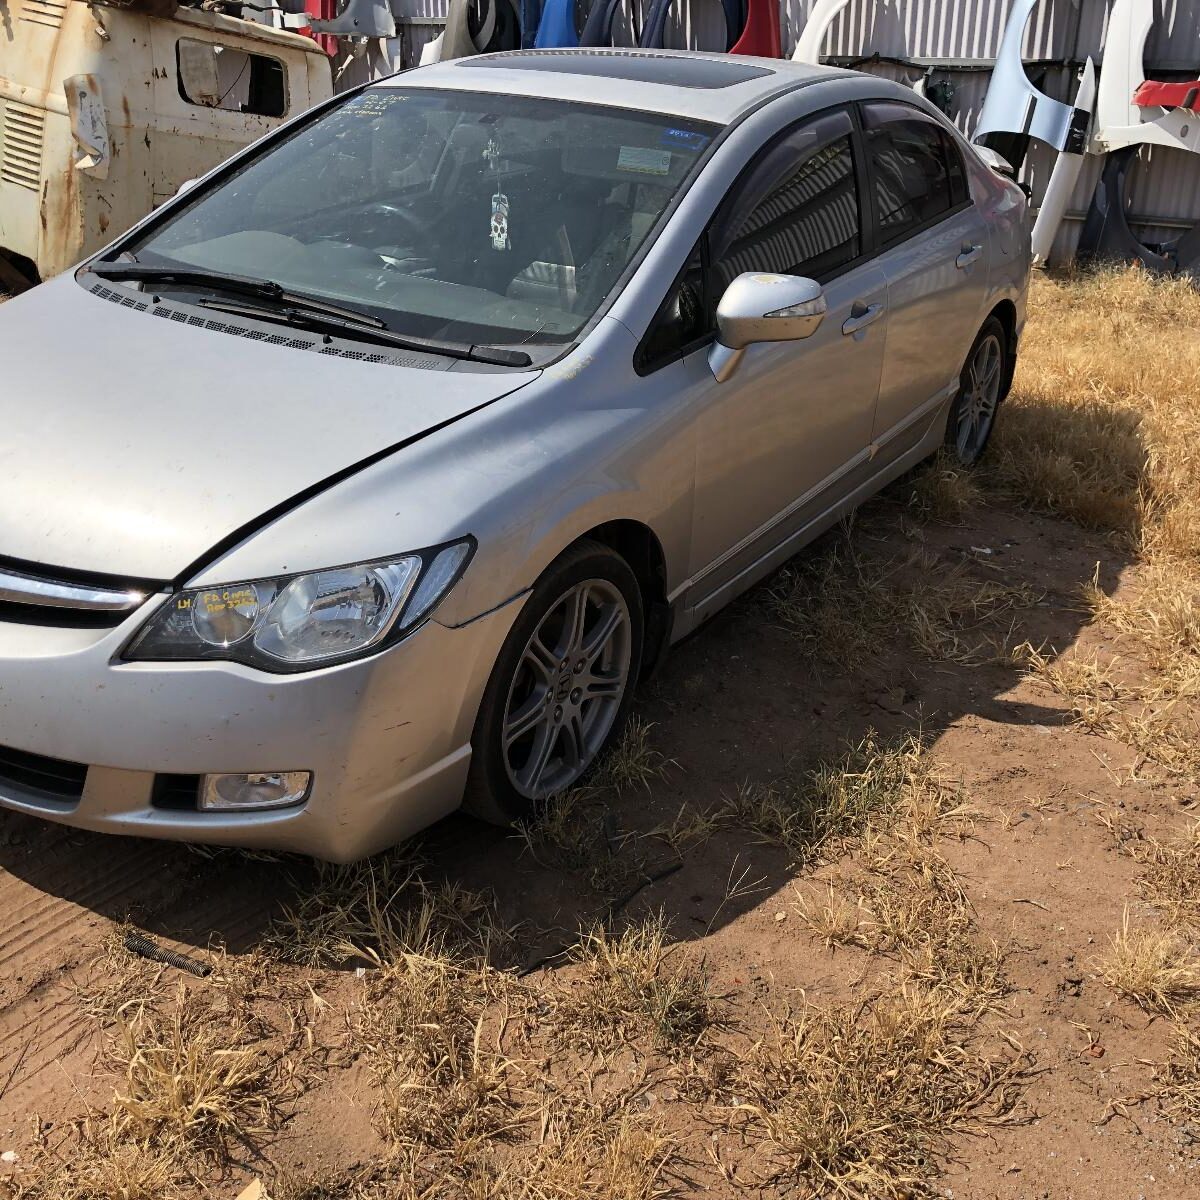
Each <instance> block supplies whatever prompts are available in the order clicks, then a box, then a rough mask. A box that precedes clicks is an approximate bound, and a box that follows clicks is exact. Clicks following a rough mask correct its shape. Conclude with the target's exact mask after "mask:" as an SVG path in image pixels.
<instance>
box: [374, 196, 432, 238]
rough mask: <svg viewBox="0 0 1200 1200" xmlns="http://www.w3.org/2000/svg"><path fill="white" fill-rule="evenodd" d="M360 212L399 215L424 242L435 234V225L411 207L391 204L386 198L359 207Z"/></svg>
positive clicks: (388, 215)
mask: <svg viewBox="0 0 1200 1200" xmlns="http://www.w3.org/2000/svg"><path fill="white" fill-rule="evenodd" d="M359 212H360V213H361V214H362V215H363V216H368V215H371V214H378V215H379V216H382V217H399V218H400V220H401V221H403V222H404V223H405V224H406V225H407V226H408V228H409V230H410V231H411V232H412V233H413V234H415V235H416V237H417V239H418V242H424V241H426V240H427V239H429V238H431V237H432V236H433V227H432V226H431V225H430V224H429V222H428V221H426V220H424V219H423V218H421V217H418V216H417V215H416V213H414V212H412V211H411V210H410V209H407V208H401V207H400V206H399V205H398V204H389V203H388V202H387V201H386V200H377V201H376V202H375V203H374V204H368V205H367V206H366V207H365V208H361V209H359Z"/></svg>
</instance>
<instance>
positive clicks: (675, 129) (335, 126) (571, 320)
mask: <svg viewBox="0 0 1200 1200" xmlns="http://www.w3.org/2000/svg"><path fill="white" fill-rule="evenodd" d="M715 133H716V127H714V126H711V125H706V124H701V123H698V122H695V121H687V120H682V119H679V118H676V117H667V116H663V115H652V114H644V113H634V112H626V111H623V110H620V109H613V108H604V107H599V106H590V105H581V104H574V103H567V102H564V101H560V100H543V99H529V98H527V97H520V96H500V95H490V94H489V95H482V94H477V93H469V92H454V91H434V90H421V89H414V88H398V87H377V88H371V89H368V90H367V91H364V92H361V93H359V94H357V95H355V96H354V97H352V98H350V99H348V100H347V101H346V102H345V103H343V104H341V105H339V106H338V107H337V108H336V109H334V110H333V111H331V112H330V113H328V114H327V115H325V116H323V117H321V118H320V119H318V120H316V121H314V122H313V123H311V124H310V125H307V126H306V127H304V128H302V129H300V130H299V131H298V132H296V133H294V134H293V135H292V136H291V137H289V138H287V139H286V140H285V141H283V142H282V143H281V144H280V145H278V146H276V147H274V148H273V149H271V150H270V151H268V152H267V153H265V154H263V155H261V156H259V157H257V158H255V159H253V160H252V161H251V162H249V163H248V164H247V165H246V166H244V167H242V168H241V169H240V170H239V171H237V172H236V173H235V174H233V175H232V177H230V178H228V179H227V180H225V181H223V182H222V183H221V184H219V185H218V186H216V187H213V188H211V189H208V190H206V191H205V192H204V193H203V194H201V195H199V196H197V198H196V199H195V200H194V201H193V202H192V203H191V204H190V205H187V206H186V207H185V208H184V209H183V210H182V211H181V212H180V213H179V214H178V215H177V216H175V217H173V218H171V219H170V220H168V221H167V222H166V223H165V224H163V225H162V226H160V227H159V228H158V229H156V230H155V231H154V232H153V233H152V234H149V235H147V236H145V237H143V238H141V239H138V240H135V241H134V242H132V243H130V244H128V245H127V246H125V247H124V248H123V249H125V250H128V251H131V252H132V253H133V254H135V255H136V257H137V260H138V262H140V263H144V264H147V265H149V266H163V267H179V266H181V265H183V266H187V267H193V268H196V267H198V268H203V269H205V270H209V271H219V272H224V273H233V274H237V275H240V276H253V277H255V278H260V279H269V280H272V281H274V282H276V283H278V284H281V285H282V286H283V287H284V288H287V289H290V290H292V291H295V292H302V293H304V294H305V295H308V296H315V297H319V298H321V299H329V300H332V301H341V302H343V303H346V304H349V305H352V306H353V307H355V308H356V309H359V310H363V311H367V312H370V313H371V314H372V315H373V316H376V317H378V318H380V319H381V320H383V321H384V322H386V324H387V326H388V328H389V329H391V330H393V331H395V332H398V333H402V334H410V335H414V336H420V337H429V338H441V339H447V340H450V339H454V340H457V341H461V342H472V343H487V344H494V345H505V344H508V345H512V344H519V343H535V342H550V343H562V342H568V341H570V340H571V339H572V338H573V337H574V336H575V335H576V334H577V333H578V331H579V330H580V329H581V328H582V327H583V326H584V325H585V324H586V323H587V321H588V320H589V319H590V318H591V316H592V315H593V314H594V313H595V312H596V311H597V309H599V307H600V305H601V304H602V303H603V302H604V300H605V298H606V297H607V296H608V295H609V293H610V292H611V291H612V290H613V288H614V287H615V286H616V284H617V281H618V280H619V279H620V277H621V274H622V272H623V271H624V270H625V268H626V266H627V265H628V264H629V262H630V261H631V259H632V258H633V256H634V255H635V254H636V253H637V250H638V247H639V246H640V245H641V244H642V242H643V241H644V240H645V238H646V236H647V235H648V234H649V232H650V231H651V229H653V228H654V226H655V224H656V222H657V221H658V220H659V219H660V218H661V217H662V215H663V213H664V211H665V210H666V208H667V206H668V204H669V203H670V201H671V198H672V197H673V196H674V195H675V194H676V193H677V192H678V191H679V190H680V188H681V186H682V185H683V183H684V181H685V180H686V179H687V178H688V177H689V174H690V172H691V170H692V168H693V167H694V165H695V164H696V162H697V160H698V158H699V157H700V156H701V155H702V154H703V152H704V150H705V148H706V146H707V145H708V144H709V142H710V141H711V140H712V138H713V136H714V134H715Z"/></svg>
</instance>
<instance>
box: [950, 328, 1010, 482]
mask: <svg viewBox="0 0 1200 1200" xmlns="http://www.w3.org/2000/svg"><path fill="white" fill-rule="evenodd" d="M1007 371H1008V339H1007V337H1006V336H1005V333H1004V326H1003V325H1001V324H1000V322H999V321H998V320H996V318H995V317H989V318H988V319H987V320H986V321H985V322H984V325H983V328H982V329H981V330H980V331H979V336H978V337H977V338H976V339H975V344H974V345H973V346H972V347H971V353H970V354H968V355H967V362H966V365H965V366H964V367H963V370H962V375H961V376H960V377H959V389H958V395H957V396H956V397H955V398H954V403H953V405H952V406H951V408H950V418H949V420H948V422H947V424H946V445H947V446H948V447H949V448H950V450H951V452H952V453H953V454H954V457H955V458H956V459H958V461H959V462H960V463H961V464H962V465H963V466H964V467H970V466H974V464H975V463H977V462H978V461H979V459H980V457H981V456H982V455H983V452H984V450H985V449H986V448H987V444H988V440H989V439H990V438H991V436H992V427H993V426H994V425H995V423H996V409H997V407H998V406H999V404H1000V399H1001V395H1002V393H1003V388H1004V381H1005V379H1006V378H1007Z"/></svg>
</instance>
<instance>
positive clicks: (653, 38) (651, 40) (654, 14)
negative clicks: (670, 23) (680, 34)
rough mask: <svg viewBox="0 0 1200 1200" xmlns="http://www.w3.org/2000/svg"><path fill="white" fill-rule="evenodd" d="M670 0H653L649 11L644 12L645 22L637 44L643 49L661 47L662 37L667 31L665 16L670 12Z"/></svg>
mask: <svg viewBox="0 0 1200 1200" xmlns="http://www.w3.org/2000/svg"><path fill="white" fill-rule="evenodd" d="M671 4H672V0H654V2H653V3H652V4H651V5H650V11H649V12H648V13H647V14H646V24H645V25H643V26H642V36H641V37H640V38H639V39H638V45H639V46H640V47H641V48H642V49H643V50H661V49H663V37H664V36H665V35H666V32H667V17H668V16H669V15H670V12H671Z"/></svg>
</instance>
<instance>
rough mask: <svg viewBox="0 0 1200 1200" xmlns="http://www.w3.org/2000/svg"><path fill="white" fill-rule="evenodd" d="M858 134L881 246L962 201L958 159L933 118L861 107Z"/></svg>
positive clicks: (905, 109)
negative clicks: (867, 165) (864, 150)
mask: <svg viewBox="0 0 1200 1200" xmlns="http://www.w3.org/2000/svg"><path fill="white" fill-rule="evenodd" d="M862 113H863V132H864V136H865V138H866V144H867V156H868V160H869V163H870V169H871V178H872V181H873V183H872V189H873V192H874V203H875V215H876V220H877V221H878V224H879V235H880V238H881V240H882V241H883V242H884V244H885V245H886V244H890V243H893V242H897V241H899V240H901V239H902V238H905V237H908V236H910V235H911V234H913V233H916V232H918V231H919V230H921V229H924V228H925V227H926V226H928V225H931V224H933V223H935V222H936V221H937V220H938V219H939V218H940V217H942V216H944V215H946V214H947V213H949V212H950V211H951V210H952V209H955V208H957V207H958V206H959V205H960V204H962V203H963V202H964V201H965V200H966V198H967V184H966V174H965V171H964V168H963V160H962V155H961V154H960V153H959V150H958V147H957V146H956V145H955V144H954V139H953V138H952V137H951V136H950V134H949V133H948V132H947V131H946V130H944V129H943V128H942V127H941V126H940V125H939V124H938V123H937V122H936V121H935V120H934V119H933V118H932V117H929V116H927V115H926V114H925V113H922V112H921V111H920V110H918V109H915V108H910V107H909V106H908V105H906V104H893V103H877V104H864V105H863V106H862Z"/></svg>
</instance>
